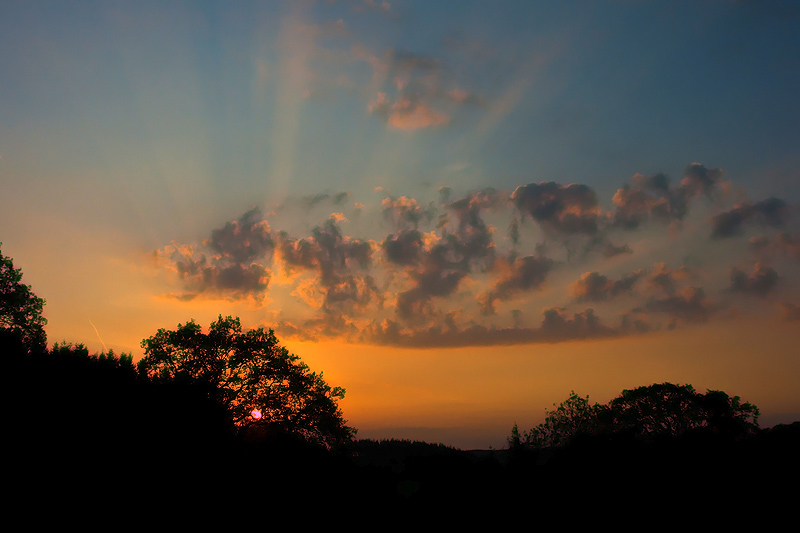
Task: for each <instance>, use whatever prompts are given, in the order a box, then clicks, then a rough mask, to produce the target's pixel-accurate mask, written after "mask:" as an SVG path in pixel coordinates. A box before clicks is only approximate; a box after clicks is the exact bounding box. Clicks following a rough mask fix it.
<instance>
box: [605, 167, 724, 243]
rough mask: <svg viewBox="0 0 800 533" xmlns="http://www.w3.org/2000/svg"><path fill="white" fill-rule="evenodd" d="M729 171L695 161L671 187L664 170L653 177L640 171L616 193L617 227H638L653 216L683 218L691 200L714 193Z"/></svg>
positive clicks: (668, 220)
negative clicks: (663, 172)
mask: <svg viewBox="0 0 800 533" xmlns="http://www.w3.org/2000/svg"><path fill="white" fill-rule="evenodd" d="M724 176H725V172H724V171H722V170H721V169H718V168H712V169H709V168H706V167H704V166H703V165H701V164H700V163H692V164H691V165H689V166H687V167H686V169H685V170H684V177H683V179H682V180H681V182H680V184H679V185H678V187H670V180H669V178H668V177H667V176H666V175H664V174H661V173H658V174H655V175H653V176H645V175H643V174H636V175H634V176H633V179H632V180H631V181H632V183H630V184H626V185H625V186H624V187H623V188H621V189H618V190H617V192H616V193H615V194H614V198H613V202H614V206H615V210H614V213H613V217H612V224H613V226H614V227H618V228H624V229H628V230H631V229H636V228H638V227H639V226H640V225H641V224H644V223H645V222H647V221H649V220H651V219H653V220H657V221H661V222H666V223H669V222H672V221H680V220H683V218H684V217H685V216H686V213H687V211H688V207H689V202H690V201H691V200H692V199H694V198H696V197H698V196H701V195H704V196H712V194H713V193H714V191H715V190H716V189H717V188H718V187H719V185H720V183H721V180H722V178H723V177H724Z"/></svg>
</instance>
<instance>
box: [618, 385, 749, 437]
mask: <svg viewBox="0 0 800 533" xmlns="http://www.w3.org/2000/svg"><path fill="white" fill-rule="evenodd" d="M758 415H759V411H758V408H757V407H756V406H754V405H752V404H750V403H741V399H740V398H739V397H738V396H734V397H732V398H731V397H729V396H728V395H727V394H726V393H724V392H722V391H716V390H708V391H707V392H706V394H700V393H698V392H696V391H695V390H694V388H693V387H692V386H691V385H673V384H672V383H660V384H654V385H650V386H648V387H638V388H636V389H633V390H624V391H622V394H621V395H620V396H619V397H617V398H614V399H613V400H611V402H610V403H609V406H608V420H607V421H606V422H605V423H606V425H607V426H609V429H612V428H613V429H614V430H615V431H626V432H629V433H631V434H633V435H635V436H637V437H639V438H650V437H656V436H659V437H663V436H667V437H676V436H679V435H682V434H684V433H686V432H687V431H690V430H698V429H706V428H708V429H710V430H714V431H716V432H717V433H724V434H742V433H748V432H752V431H754V430H756V429H758Z"/></svg>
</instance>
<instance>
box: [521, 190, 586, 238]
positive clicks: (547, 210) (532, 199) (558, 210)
mask: <svg viewBox="0 0 800 533" xmlns="http://www.w3.org/2000/svg"><path fill="white" fill-rule="evenodd" d="M511 201H512V202H513V203H514V205H515V206H516V207H517V209H518V210H519V211H520V212H521V213H523V214H527V215H530V216H531V218H533V219H534V220H535V221H537V222H538V223H539V224H540V225H541V226H542V227H543V228H545V229H546V230H548V231H549V232H551V233H565V234H586V235H593V234H595V233H597V231H598V223H599V216H600V208H599V205H598V202H597V194H595V192H594V191H593V190H592V189H591V188H590V187H588V186H586V185H579V184H576V183H573V184H570V185H559V184H558V183H554V182H552V181H550V182H542V183H538V184H537V183H531V184H530V185H521V186H519V187H517V188H516V190H515V191H514V192H513V193H512V194H511Z"/></svg>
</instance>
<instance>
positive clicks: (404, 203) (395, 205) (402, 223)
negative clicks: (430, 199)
mask: <svg viewBox="0 0 800 533" xmlns="http://www.w3.org/2000/svg"><path fill="white" fill-rule="evenodd" d="M381 209H382V210H383V216H384V218H386V219H387V220H390V221H392V222H393V223H394V225H395V227H397V228H398V229H401V230H403V229H410V228H413V229H416V228H417V227H419V224H420V223H421V222H428V223H430V222H431V221H432V220H433V219H434V217H435V216H436V208H435V207H434V206H433V205H429V206H428V207H422V206H420V205H419V202H417V201H416V200H414V199H413V198H407V197H405V196H401V197H400V198H384V199H383V201H382V202H381Z"/></svg>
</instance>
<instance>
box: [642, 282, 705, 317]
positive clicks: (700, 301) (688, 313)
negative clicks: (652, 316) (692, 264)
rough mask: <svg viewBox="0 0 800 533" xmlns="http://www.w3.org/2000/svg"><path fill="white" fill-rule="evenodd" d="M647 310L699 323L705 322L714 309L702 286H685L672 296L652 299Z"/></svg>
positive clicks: (646, 307) (647, 305) (646, 306)
mask: <svg viewBox="0 0 800 533" xmlns="http://www.w3.org/2000/svg"><path fill="white" fill-rule="evenodd" d="M645 310H647V311H651V312H657V313H667V314H669V315H670V316H671V317H673V318H677V319H683V320H685V321H687V322H695V323H697V322H705V321H706V320H707V319H708V317H709V316H710V314H711V313H712V312H713V310H714V309H713V305H712V303H711V301H710V300H709V299H707V298H706V297H705V292H704V291H703V289H702V288H701V287H684V288H683V289H682V290H680V291H679V292H677V293H675V294H673V295H672V296H667V297H664V298H653V299H651V300H650V301H648V302H647V304H646V305H645Z"/></svg>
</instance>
